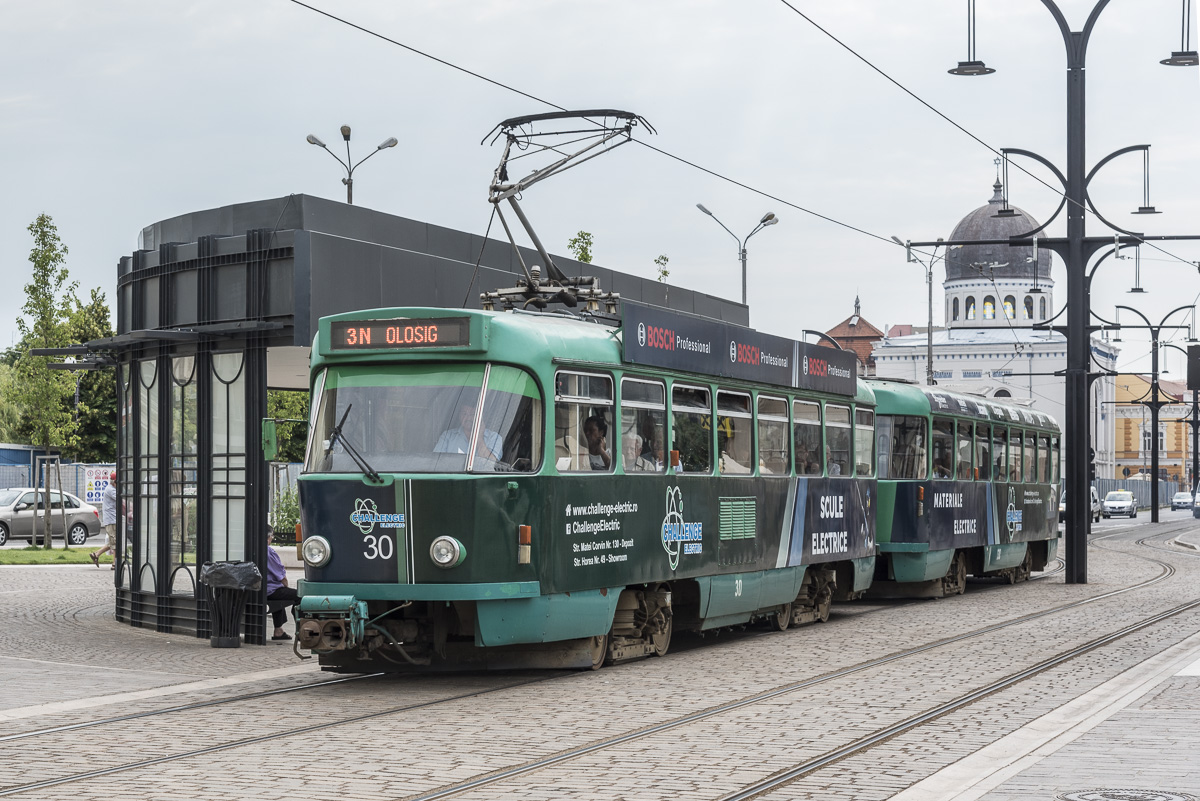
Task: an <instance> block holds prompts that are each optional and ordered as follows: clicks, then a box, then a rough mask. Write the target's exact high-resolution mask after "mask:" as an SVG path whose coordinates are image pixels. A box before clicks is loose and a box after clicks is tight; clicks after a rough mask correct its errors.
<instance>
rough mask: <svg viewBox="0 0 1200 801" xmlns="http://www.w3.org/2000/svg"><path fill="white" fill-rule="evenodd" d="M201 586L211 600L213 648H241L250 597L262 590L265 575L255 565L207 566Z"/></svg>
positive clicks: (203, 569) (209, 606)
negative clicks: (247, 603)
mask: <svg viewBox="0 0 1200 801" xmlns="http://www.w3.org/2000/svg"><path fill="white" fill-rule="evenodd" d="M200 583H201V584H203V585H204V588H205V593H206V594H207V596H208V612H209V617H210V619H211V621H212V637H211V638H210V640H209V643H210V644H211V645H212V647H213V648H240V647H241V645H242V613H243V612H245V610H246V595H247V594H248V593H250V592H252V591H254V590H257V589H259V588H260V587H262V574H261V573H259V572H258V565H256V564H254V563H253V562H205V563H204V565H203V566H201V568H200Z"/></svg>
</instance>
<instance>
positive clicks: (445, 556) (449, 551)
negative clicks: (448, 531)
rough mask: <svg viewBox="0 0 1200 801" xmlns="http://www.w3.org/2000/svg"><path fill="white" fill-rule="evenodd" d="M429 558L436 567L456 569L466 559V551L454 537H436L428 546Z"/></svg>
mask: <svg viewBox="0 0 1200 801" xmlns="http://www.w3.org/2000/svg"><path fill="white" fill-rule="evenodd" d="M429 558H430V559H432V560H433V563H434V564H435V565H437V566H438V567H444V568H451V567H458V566H459V565H461V564H462V563H463V560H464V559H466V558H467V549H466V548H464V547H463V544H462V543H461V542H459V541H458V540H456V539H454V537H438V538H437V539H436V540H434V541H433V544H432V545H430V546H429Z"/></svg>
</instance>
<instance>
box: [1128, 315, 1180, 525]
mask: <svg viewBox="0 0 1200 801" xmlns="http://www.w3.org/2000/svg"><path fill="white" fill-rule="evenodd" d="M1117 308H1118V309H1124V310H1125V311H1128V312H1132V313H1134V314H1136V315H1137V316H1138V317H1141V318H1142V320H1143V322H1145V323H1146V324H1145V325H1144V326H1140V325H1139V326H1128V325H1124V326H1120V327H1121V328H1145V329H1146V330H1147V331H1149V332H1150V400H1145V401H1141V403H1142V405H1143V406H1148V407H1150V522H1151V523H1157V522H1158V413H1159V411H1160V410H1161V409H1162V407H1164V406H1166V405H1167V403H1168V402H1167V401H1165V400H1162V399H1161V398H1159V395H1158V392H1159V387H1158V347H1159V342H1158V336H1159V334H1160V333H1161V332H1162V330H1163V329H1164V328H1168V327H1169V328H1187V327H1188V326H1186V325H1179V326H1168V325H1167V320H1168V319H1170V317H1171V315H1173V314H1175V313H1177V312H1181V311H1186V310H1189V309H1192V308H1193V306H1191V305H1190V304H1189V305H1187V306H1180V307H1179V308H1177V309H1171V311H1169V312H1167V313H1166V315H1164V316H1163V318H1162V320H1160V321H1159V322H1158V325H1155V324H1153V323H1151V322H1150V320H1148V319H1147V318H1146V315H1144V314H1142V313H1141V312H1140V311H1138V310H1137V309H1135V308H1133V307H1132V306H1117ZM1172 347H1174V346H1172Z"/></svg>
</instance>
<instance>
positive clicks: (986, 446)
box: [975, 424, 992, 481]
mask: <svg viewBox="0 0 1200 801" xmlns="http://www.w3.org/2000/svg"><path fill="white" fill-rule="evenodd" d="M991 446H992V427H991V426H989V425H981V424H977V425H976V426H975V478H977V479H979V480H980V481H987V480H989V479H990V478H991V477H992V449H991Z"/></svg>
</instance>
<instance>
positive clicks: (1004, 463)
mask: <svg viewBox="0 0 1200 801" xmlns="http://www.w3.org/2000/svg"><path fill="white" fill-rule="evenodd" d="M992 481H1008V426H1006V425H998V424H996V423H992Z"/></svg>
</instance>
